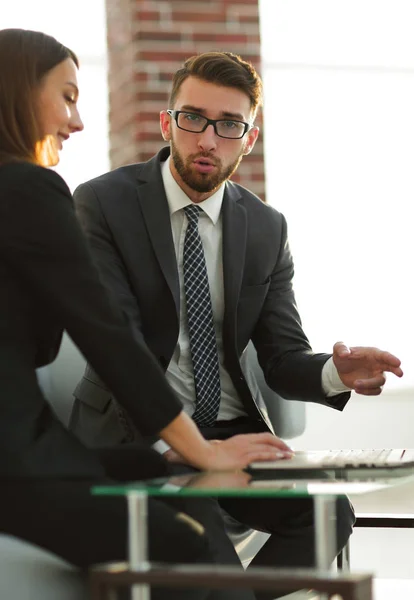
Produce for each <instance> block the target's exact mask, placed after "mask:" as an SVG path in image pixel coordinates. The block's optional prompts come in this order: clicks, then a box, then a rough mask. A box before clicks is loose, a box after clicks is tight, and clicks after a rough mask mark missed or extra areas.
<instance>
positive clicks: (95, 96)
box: [0, 0, 109, 190]
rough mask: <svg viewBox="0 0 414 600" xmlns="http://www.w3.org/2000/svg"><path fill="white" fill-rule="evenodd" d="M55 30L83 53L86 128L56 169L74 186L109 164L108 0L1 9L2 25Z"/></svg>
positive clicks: (42, 1) (24, 2) (28, 1)
mask: <svg viewBox="0 0 414 600" xmlns="http://www.w3.org/2000/svg"><path fill="white" fill-rule="evenodd" d="M6 27H21V28H23V29H34V30H37V31H43V32H45V33H48V34H49V35H53V36H54V37H56V38H57V39H58V40H59V41H60V42H62V43H63V44H65V45H66V46H68V47H69V48H71V49H72V50H73V51H74V52H75V53H76V54H77V55H78V57H79V60H80V63H81V68H80V71H79V74H78V79H79V88H80V96H79V110H80V113H81V117H82V119H83V122H84V125H85V129H84V131H82V132H81V133H77V134H76V135H74V136H72V137H71V139H70V140H69V141H68V142H66V143H65V145H64V150H63V152H62V153H61V161H60V163H59V165H58V166H57V167H56V170H57V171H58V172H59V173H60V174H61V175H62V176H63V177H64V178H65V179H66V181H67V183H68V185H69V187H70V188H71V189H72V190H73V189H74V188H75V187H76V186H77V185H78V184H79V183H82V182H83V181H86V180H87V179H90V178H91V177H94V176H96V175H100V174H101V173H103V172H105V171H107V170H108V169H109V158H108V147H109V142H108V117H107V116H108V86H107V79H106V60H107V57H106V25H105V2H104V0H71V2H69V3H68V2H63V0H36V1H33V0H18V1H17V2H9V3H7V9H6V8H3V9H2V10H1V11H0V28H1V29H4V28H6Z"/></svg>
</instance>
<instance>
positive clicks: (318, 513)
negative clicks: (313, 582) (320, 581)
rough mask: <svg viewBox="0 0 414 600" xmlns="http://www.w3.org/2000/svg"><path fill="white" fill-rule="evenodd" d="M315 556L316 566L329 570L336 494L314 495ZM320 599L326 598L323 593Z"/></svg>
mask: <svg viewBox="0 0 414 600" xmlns="http://www.w3.org/2000/svg"><path fill="white" fill-rule="evenodd" d="M313 501H314V514H315V557H316V565H315V566H316V568H317V569H321V570H329V569H330V568H331V564H332V557H333V556H335V554H336V496H322V495H321V496H315V497H314V499H313ZM320 599H321V600H325V599H327V596H326V595H325V594H323V595H322V596H320Z"/></svg>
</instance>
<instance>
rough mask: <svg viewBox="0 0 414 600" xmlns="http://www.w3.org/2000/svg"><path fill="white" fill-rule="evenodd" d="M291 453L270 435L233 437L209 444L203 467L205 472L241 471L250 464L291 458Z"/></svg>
mask: <svg viewBox="0 0 414 600" xmlns="http://www.w3.org/2000/svg"><path fill="white" fill-rule="evenodd" d="M292 456H293V451H292V450H291V449H290V448H289V446H288V445H287V444H285V442H283V440H281V439H280V438H278V437H276V436H275V435H273V434H271V433H247V434H242V435H235V436H233V437H231V438H229V439H227V440H224V441H221V442H220V443H217V440H212V442H210V453H209V455H208V456H207V457H206V458H207V460H206V462H205V464H204V465H203V468H204V469H206V470H219V471H221V470H228V469H243V468H244V467H247V465H249V464H250V463H252V462H255V461H261V460H278V459H286V458H291V457H292Z"/></svg>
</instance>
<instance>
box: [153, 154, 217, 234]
mask: <svg viewBox="0 0 414 600" xmlns="http://www.w3.org/2000/svg"><path fill="white" fill-rule="evenodd" d="M170 160H171V157H168V158H167V160H166V161H165V162H164V163H163V164H162V165H161V174H162V180H163V183H164V189H165V195H166V196H167V202H168V208H169V210H170V215H173V214H174V213H175V212H177V211H178V210H181V209H183V208H184V207H185V206H189V205H190V204H192V202H191V200H190V198H189V197H188V196H187V194H186V193H185V192H184V191H183V190H182V189H181V188H180V186H179V185H178V183H177V182H176V181H175V179H174V177H173V176H172V173H171V170H170ZM224 189H225V186H224V183H223V184H222V185H221V186H220V187H219V189H218V190H217V191H216V192H214V194H213V195H212V196H210V197H209V198H207V200H204V201H203V202H200V203H199V204H197V206H199V207H200V208H202V209H203V211H204V212H205V213H206V215H207V216H208V217H210V219H211V221H212V222H213V224H214V225H215V224H216V223H217V221H218V219H219V216H220V211H221V205H222V204H223V196H224Z"/></svg>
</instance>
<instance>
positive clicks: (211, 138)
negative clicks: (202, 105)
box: [198, 123, 217, 151]
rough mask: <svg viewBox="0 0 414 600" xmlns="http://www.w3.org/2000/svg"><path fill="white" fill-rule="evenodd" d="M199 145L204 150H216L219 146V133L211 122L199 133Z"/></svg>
mask: <svg viewBox="0 0 414 600" xmlns="http://www.w3.org/2000/svg"><path fill="white" fill-rule="evenodd" d="M198 146H199V147H200V148H202V149H203V150H208V151H210V150H214V148H215V147H216V146H217V135H216V132H215V130H214V126H213V125H212V124H211V123H209V124H208V125H207V127H206V129H205V130H204V131H203V132H202V133H199V134H198Z"/></svg>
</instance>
